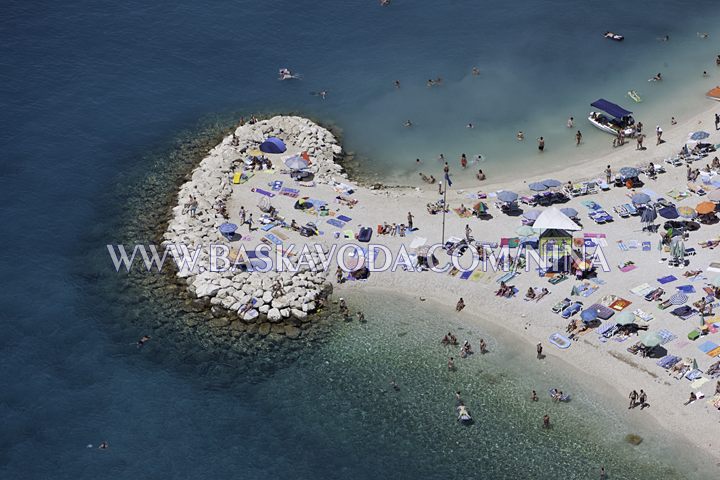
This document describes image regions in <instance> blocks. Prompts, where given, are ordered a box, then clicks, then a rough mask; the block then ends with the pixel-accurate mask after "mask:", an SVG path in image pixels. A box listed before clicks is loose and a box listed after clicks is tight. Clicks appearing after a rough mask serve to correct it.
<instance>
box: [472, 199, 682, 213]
mask: <svg viewBox="0 0 720 480" xmlns="http://www.w3.org/2000/svg"><path fill="white" fill-rule="evenodd" d="M473 210H475V212H476V213H478V214H480V215H482V214H484V213H485V212H487V205H485V204H484V203H483V202H478V203H476V204H475V206H474V207H473ZM693 211H694V210H693Z"/></svg>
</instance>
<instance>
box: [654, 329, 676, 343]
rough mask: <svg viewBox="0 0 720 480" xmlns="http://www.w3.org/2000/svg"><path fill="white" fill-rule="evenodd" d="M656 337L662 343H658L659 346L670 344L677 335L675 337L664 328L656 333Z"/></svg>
mask: <svg viewBox="0 0 720 480" xmlns="http://www.w3.org/2000/svg"><path fill="white" fill-rule="evenodd" d="M657 335H658V336H659V337H660V338H661V339H662V342H661V343H660V344H661V345H665V344H666V343H670V342H672V341H673V340H675V339H676V338H677V335H675V334H674V333H672V332H671V331H669V330H665V329H664V328H663V329H662V330H659V331H658V332H657Z"/></svg>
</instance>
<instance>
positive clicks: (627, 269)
mask: <svg viewBox="0 0 720 480" xmlns="http://www.w3.org/2000/svg"><path fill="white" fill-rule="evenodd" d="M636 268H637V265H635V264H631V265H625V266H624V267H622V268H621V269H620V271H621V272H623V273H627V272H630V271H632V270H635V269H636Z"/></svg>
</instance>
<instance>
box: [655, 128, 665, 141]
mask: <svg viewBox="0 0 720 480" xmlns="http://www.w3.org/2000/svg"><path fill="white" fill-rule="evenodd" d="M662 134H663V131H662V128H660V125H658V126H657V127H655V135H657V143H656V144H655V145H660V144H661V143H663V139H662Z"/></svg>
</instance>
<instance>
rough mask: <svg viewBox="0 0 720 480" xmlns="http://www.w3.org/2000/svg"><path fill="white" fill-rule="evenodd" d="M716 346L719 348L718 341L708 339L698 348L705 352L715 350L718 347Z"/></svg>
mask: <svg viewBox="0 0 720 480" xmlns="http://www.w3.org/2000/svg"><path fill="white" fill-rule="evenodd" d="M716 348H718V345H717V343H715V342H712V341H710V340H708V341H706V342H704V343H701V344H700V345H698V350H700V351H701V352H703V353H708V352H711V351H713V350H714V349H716Z"/></svg>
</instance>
